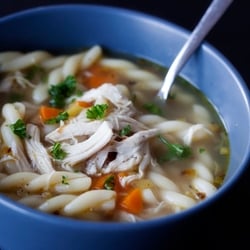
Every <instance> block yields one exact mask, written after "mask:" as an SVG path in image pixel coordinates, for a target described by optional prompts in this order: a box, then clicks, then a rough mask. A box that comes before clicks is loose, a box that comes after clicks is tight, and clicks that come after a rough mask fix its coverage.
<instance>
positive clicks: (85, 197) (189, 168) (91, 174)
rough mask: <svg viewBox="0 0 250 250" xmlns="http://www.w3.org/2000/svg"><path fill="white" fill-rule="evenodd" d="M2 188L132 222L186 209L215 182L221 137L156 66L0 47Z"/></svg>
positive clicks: (201, 104)
mask: <svg viewBox="0 0 250 250" xmlns="http://www.w3.org/2000/svg"><path fill="white" fill-rule="evenodd" d="M0 63H1V67H0V70H1V84H0V91H1V93H2V98H1V110H2V115H1V151H0V152H1V160H0V192H1V193H2V194H4V195H6V196H8V197H10V198H11V199H14V200H16V201H18V202H20V203H23V204H25V205H27V206H30V207H32V208H35V209H38V210H40V211H43V212H46V213H52V214H58V215H62V216H67V217H72V218H78V219H85V220H101V221H102V220H103V221H104V220H105V221H106V220H109V221H138V220H146V219H151V218H154V217H159V216H165V215H168V214H173V213H177V212H179V211H182V210H185V209H188V208H190V207H192V206H194V205H195V204H197V203H200V202H201V201H202V200H204V199H206V198H207V197H209V196H212V195H213V194H214V193H215V192H216V191H217V189H218V188H219V187H220V185H221V184H222V182H223V179H224V176H225V173H226V170H227V166H228V159H229V144H228V138H227V135H226V131H225V128H224V127H223V123H222V122H221V120H220V118H219V116H218V114H217V113H216V112H215V110H214V109H213V107H212V105H210V103H209V102H208V101H207V100H206V98H205V97H204V96H203V95H202V94H201V93H200V92H199V91H198V90H196V89H194V88H193V87H191V85H189V84H188V83H186V82H185V81H183V80H181V79H179V82H178V83H176V84H175V85H174V87H173V89H172V91H171V96H170V98H169V100H168V101H167V104H166V107H165V108H164V110H161V109H160V108H159V107H157V106H156V105H155V104H154V103H152V102H151V100H152V98H153V96H154V95H155V93H156V92H157V90H158V89H159V87H160V85H161V84H162V79H163V71H162V68H161V67H157V66H156V65H154V64H152V63H149V62H146V61H144V60H135V59H133V60H132V59H128V58H125V57H123V58H122V57H116V56H114V55H113V56H112V57H108V56H107V55H106V54H105V53H104V52H103V51H102V48H101V47H100V46H94V47H92V48H90V49H87V50H86V51H83V52H81V53H76V54H70V55H61V56H58V55H53V54H51V53H48V52H46V51H34V52H30V53H20V52H2V53H0Z"/></svg>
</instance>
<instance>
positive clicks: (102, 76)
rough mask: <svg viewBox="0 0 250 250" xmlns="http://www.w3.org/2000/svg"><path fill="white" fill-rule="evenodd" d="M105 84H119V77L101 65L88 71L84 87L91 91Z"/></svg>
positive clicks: (94, 66)
mask: <svg viewBox="0 0 250 250" xmlns="http://www.w3.org/2000/svg"><path fill="white" fill-rule="evenodd" d="M103 83H113V84H115V83H117V75H115V74H114V73H113V72H112V71H111V70H110V69H106V68H104V67H102V66H100V65H93V66H92V67H90V68H89V69H88V71H87V74H86V78H85V80H84V85H85V86H86V87H87V88H89V89H91V88H97V87H99V86H100V85H102V84H103Z"/></svg>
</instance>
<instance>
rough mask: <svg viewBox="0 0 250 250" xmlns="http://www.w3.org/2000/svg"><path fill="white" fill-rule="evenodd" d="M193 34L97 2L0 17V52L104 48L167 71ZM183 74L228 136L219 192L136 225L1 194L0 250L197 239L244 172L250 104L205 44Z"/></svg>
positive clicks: (143, 245)
mask: <svg viewBox="0 0 250 250" xmlns="http://www.w3.org/2000/svg"><path fill="white" fill-rule="evenodd" d="M188 34H189V32H187V31H186V30H185V29H183V28H181V27H179V26H177V25H175V24H173V23H170V22H168V21H166V20H162V19H159V18H156V17H153V16H149V15H146V14H143V13H138V12H136V11H131V10H126V9H119V8H113V7H107V6H106V7H105V6H100V5H99V6H95V5H74V4H73V5H70V4H69V5H57V6H48V7H38V8H34V9H30V10H26V11H22V12H19V13H15V14H12V15H9V16H6V17H3V18H1V19H0V41H1V42H0V51H4V50H33V49H46V50H50V51H58V52H63V51H68V50H69V49H79V48H82V47H86V46H91V45H94V44H99V45H101V46H104V47H106V48H108V49H111V50H115V51H119V52H123V53H128V54H132V55H135V56H139V57H144V58H146V59H149V60H152V61H154V62H156V63H160V64H162V65H165V66H167V67H168V66H169V65H170V64H171V62H172V60H173V59H174V57H175V55H176V54H177V52H178V51H179V50H180V48H181V46H182V45H183V43H184V42H185V41H186V39H187V37H188ZM181 76H183V77H184V78H186V79H187V80H188V81H190V82H191V83H192V84H193V85H194V86H196V87H198V88H199V89H201V90H202V91H203V93H205V95H206V96H207V97H208V98H209V100H210V101H211V102H212V103H213V104H214V106H215V107H216V109H217V111H218V112H219V114H220V115H221V117H222V119H223V121H224V123H225V126H226V129H227V131H228V136H229V140H230V146H231V155H230V163H229V169H228V172H227V175H226V178H225V182H224V184H223V185H222V187H221V188H220V189H219V190H218V191H217V192H216V194H215V195H213V196H212V197H210V198H208V199H207V200H204V201H203V202H201V203H200V204H198V205H196V206H194V207H193V208H190V209H188V210H186V211H183V212H180V213H177V214H174V215H170V216H166V217H162V218H158V219H153V220H149V221H143V222H138V223H114V222H110V223H109V222H108V223H107V222H106V223H103V222H86V221H77V220H73V219H68V218H63V217H57V216H54V215H49V214H44V213H41V212H39V211H36V210H33V209H31V208H27V207H26V206H23V205H21V204H17V203H16V202H13V201H11V200H9V199H8V198H6V197H3V196H0V218H1V226H0V249H4V250H5V249H6V250H8V249H10V250H19V249H20V250H37V249H53V250H56V249H70V250H77V249H86V250H92V249H94V250H97V249H102V250H111V249H119V250H123V249H124V250H125V249H126V250H127V249H137V250H139V249H144V250H146V249H167V247H173V246H178V244H180V242H181V241H182V239H184V238H185V237H184V236H185V235H188V233H189V235H190V237H194V238H195V237H196V236H195V232H198V231H199V230H200V229H199V226H198V225H199V223H197V221H199V220H204V219H205V218H204V217H202V218H201V217H199V215H201V216H202V215H203V211H208V213H206V215H207V214H209V209H210V208H211V207H212V206H213V205H214V204H216V202H217V201H218V200H219V199H221V198H222V197H223V196H224V195H225V194H226V193H228V192H230V190H231V188H232V187H233V186H234V185H235V184H237V181H238V180H239V178H240V176H241V175H242V174H243V173H244V171H245V170H246V168H247V165H248V161H249V151H250V113H249V107H250V104H249V103H250V102H249V92H248V89H247V86H246V84H245V82H244V81H243V79H242V78H241V76H240V74H239V73H238V71H237V70H236V69H235V68H234V67H233V66H232V64H231V63H230V62H229V61H228V60H227V59H226V58H225V57H224V56H223V55H222V54H221V53H220V52H219V51H217V50H216V49H215V48H214V47H212V46H211V45H209V44H207V43H205V44H203V45H202V47H201V48H200V49H199V50H198V51H197V53H196V54H195V55H194V56H193V57H192V58H191V59H190V61H189V62H188V63H187V64H186V65H185V67H184V68H183V70H182V72H181ZM211 218H212V215H211ZM207 219H208V218H207ZM205 225H206V224H205ZM191 228H192V230H193V232H194V233H191V232H192V230H191ZM191 234H192V236H191ZM183 237H184V238H183ZM188 237H189V236H188ZM172 249H173V248H172Z"/></svg>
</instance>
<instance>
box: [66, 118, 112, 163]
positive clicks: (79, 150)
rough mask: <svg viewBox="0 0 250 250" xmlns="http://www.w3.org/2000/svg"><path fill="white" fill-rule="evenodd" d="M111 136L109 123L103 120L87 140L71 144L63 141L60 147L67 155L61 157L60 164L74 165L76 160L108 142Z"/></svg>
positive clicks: (82, 159)
mask: <svg viewBox="0 0 250 250" xmlns="http://www.w3.org/2000/svg"><path fill="white" fill-rule="evenodd" d="M112 136H113V131H112V126H111V124H110V123H108V122H107V121H103V122H102V124H101V125H100V126H99V128H98V129H97V131H96V132H95V133H94V134H93V135H91V136H90V137H89V138H88V139H87V140H85V141H82V142H79V143H76V144H73V145H70V144H68V143H63V144H62V149H63V150H64V151H65V152H66V154H67V156H66V157H65V158H64V159H63V161H62V165H63V166H64V167H66V168H67V166H74V165H75V164H77V163H78V162H80V161H84V160H86V159H87V158H89V157H90V156H92V155H93V154H95V153H96V152H98V151H99V150H101V149H102V148H103V147H104V146H105V145H106V144H107V143H108V142H110V140H111V138H112Z"/></svg>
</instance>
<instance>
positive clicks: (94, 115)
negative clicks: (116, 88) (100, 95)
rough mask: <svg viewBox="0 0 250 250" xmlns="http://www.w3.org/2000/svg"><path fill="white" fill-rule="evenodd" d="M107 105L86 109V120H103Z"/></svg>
mask: <svg viewBox="0 0 250 250" xmlns="http://www.w3.org/2000/svg"><path fill="white" fill-rule="evenodd" d="M107 109H108V104H97V105H94V106H92V107H90V108H89V109H87V113H86V115H87V118H88V119H91V120H100V119H102V118H104V116H105V112H106V110H107Z"/></svg>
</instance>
